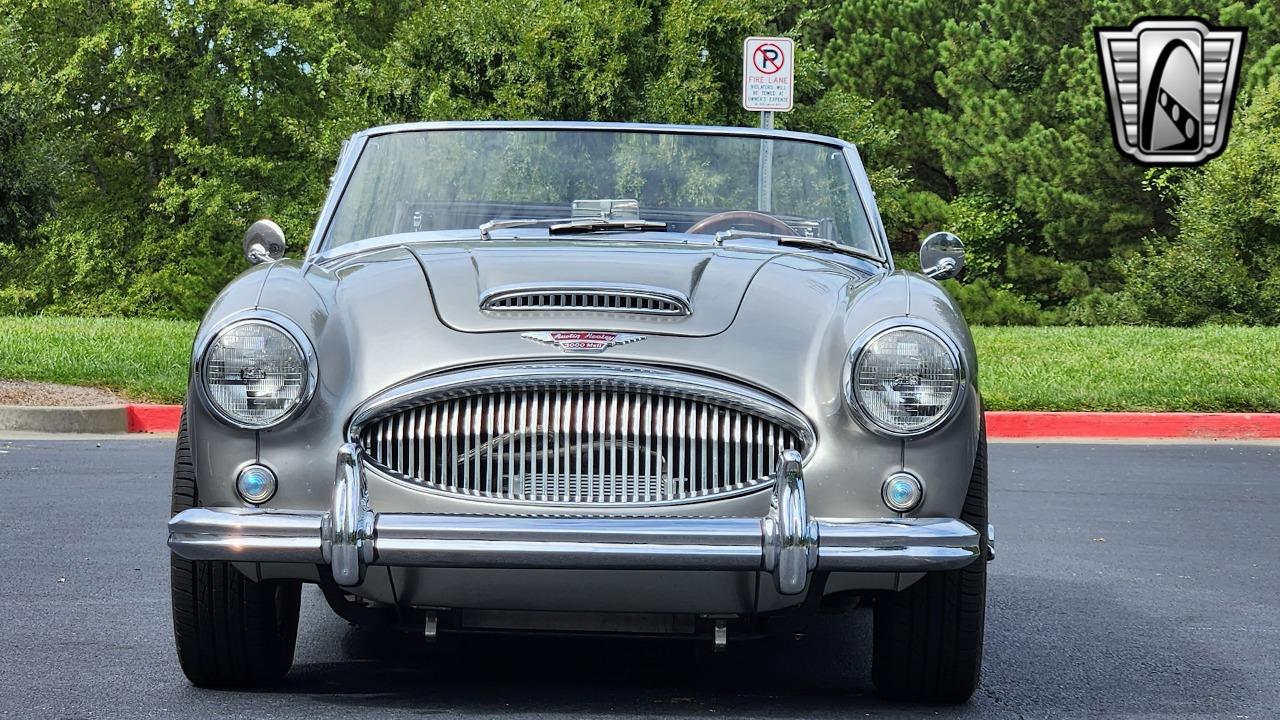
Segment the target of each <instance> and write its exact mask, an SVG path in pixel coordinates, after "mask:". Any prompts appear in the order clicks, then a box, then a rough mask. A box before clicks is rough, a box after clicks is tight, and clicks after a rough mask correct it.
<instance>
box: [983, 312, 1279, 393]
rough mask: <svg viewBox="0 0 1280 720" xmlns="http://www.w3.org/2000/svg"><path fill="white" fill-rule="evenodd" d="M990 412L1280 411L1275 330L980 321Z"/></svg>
mask: <svg viewBox="0 0 1280 720" xmlns="http://www.w3.org/2000/svg"><path fill="white" fill-rule="evenodd" d="M974 337H975V339H976V342H977V345H978V362H979V366H980V370H979V382H980V384H981V387H982V392H983V397H984V399H985V400H986V402H987V407H988V408H990V409H994V410H1259V411H1261V410H1269V411H1280V328H1278V327H1198V328H1150V327H1087V328H1080V327H1052V328H1024V327H979V328H974Z"/></svg>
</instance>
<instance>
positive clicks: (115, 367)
mask: <svg viewBox="0 0 1280 720" xmlns="http://www.w3.org/2000/svg"><path fill="white" fill-rule="evenodd" d="M195 332H196V323H194V322H180V321H173V320H131V319H124V318H74V317H6V316H0V378H7V379H10V380H40V381H44V382H56V383H64V384H67V385H92V386H94V387H105V388H110V389H112V390H115V391H116V392H117V393H119V394H121V395H123V396H125V397H126V398H129V399H131V400H137V401H142V402H159V403H179V402H182V398H183V396H184V395H185V394H186V391H187V365H188V362H189V360H190V357H191V340H192V338H193V337H194V336H195Z"/></svg>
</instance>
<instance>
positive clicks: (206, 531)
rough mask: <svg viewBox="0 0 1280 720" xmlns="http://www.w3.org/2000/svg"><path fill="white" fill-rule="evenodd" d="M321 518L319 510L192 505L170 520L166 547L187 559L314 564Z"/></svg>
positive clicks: (319, 551) (318, 543)
mask: <svg viewBox="0 0 1280 720" xmlns="http://www.w3.org/2000/svg"><path fill="white" fill-rule="evenodd" d="M323 520H324V514H323V513H301V512H274V511H271V510H263V509H260V508H254V509H245V508H191V509H189V510H183V511H182V512H180V513H178V514H177V515H174V516H173V518H172V519H170V520H169V547H170V548H172V549H173V551H174V552H175V553H177V554H178V555H179V556H180V557H184V558H186V559H188V560H232V561H234V560H237V559H243V560H246V561H250V562H252V561H255V560H261V559H263V558H267V559H270V560H272V561H274V562H300V563H316V562H320V560H321V559H322V555H321V548H320V545H321V543H320V534H321V533H320V527H321V524H322V522H323Z"/></svg>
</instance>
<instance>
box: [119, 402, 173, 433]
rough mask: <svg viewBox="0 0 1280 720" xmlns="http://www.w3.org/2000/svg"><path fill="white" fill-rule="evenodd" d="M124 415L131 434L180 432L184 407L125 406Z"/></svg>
mask: <svg viewBox="0 0 1280 720" xmlns="http://www.w3.org/2000/svg"><path fill="white" fill-rule="evenodd" d="M124 413H125V419H126V420H127V421H128V423H129V432H131V433H135V432H144V433H171V432H178V421H179V419H180V418H181V417H182V406H181V405H132V404H131V405H125V406H124Z"/></svg>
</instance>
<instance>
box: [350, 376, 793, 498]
mask: <svg viewBox="0 0 1280 720" xmlns="http://www.w3.org/2000/svg"><path fill="white" fill-rule="evenodd" d="M759 409H760V408H759V406H758V405H753V404H752V403H751V402H742V403H738V402H734V400H733V399H732V398H726V397H708V396H707V395H706V394H705V393H698V392H688V393H682V392H680V391H673V390H672V389H670V388H645V387H635V386H634V385H633V384H631V383H618V382H611V381H608V380H599V381H583V380H581V379H577V380H574V381H572V382H566V383H563V384H556V383H552V382H547V381H546V379H542V380H541V381H539V382H537V383H530V384H528V385H526V386H524V387H521V386H520V381H519V378H511V379H508V381H507V382H505V383H502V384H500V385H496V386H489V387H471V388H468V389H467V390H465V391H463V392H453V393H448V394H447V395H445V396H439V397H423V398H418V399H415V400H410V401H400V402H398V403H397V404H396V407H395V408H394V409H393V410H391V411H389V412H386V413H383V414H381V415H379V416H377V417H376V418H374V419H372V420H370V421H367V422H365V423H364V424H363V426H362V427H361V428H360V430H359V433H360V434H359V439H360V442H361V444H362V445H363V447H364V450H365V455H366V459H367V461H368V462H370V463H371V464H373V465H374V466H375V467H377V468H378V469H380V470H382V471H384V472H387V473H389V474H391V475H392V476H393V477H396V478H398V479H400V480H402V481H405V482H409V483H413V484H416V485H419V486H421V487H424V488H428V489H432V490H436V491H441V492H446V493H451V494H458V495H463V496H472V497H477V498H485V499H492V500H498V501H506V502H526V503H537V504H555V505H636V504H640V505H662V504H675V503H683V502H689V501H698V500H706V499H713V498H718V497H724V496H728V495H736V494H740V493H743V492H749V491H751V490H753V489H756V488H758V487H760V486H762V485H765V484H767V483H768V482H770V476H771V473H772V471H773V465H774V462H775V459H776V458H777V456H778V453H780V452H781V451H782V450H785V449H794V450H797V451H799V452H801V454H805V453H806V451H807V450H808V449H809V445H810V444H811V433H810V432H809V431H807V429H805V428H801V427H796V426H792V425H791V424H789V423H787V422H783V421H781V419H780V418H777V417H765V416H764V414H763V413H761V412H759Z"/></svg>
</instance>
